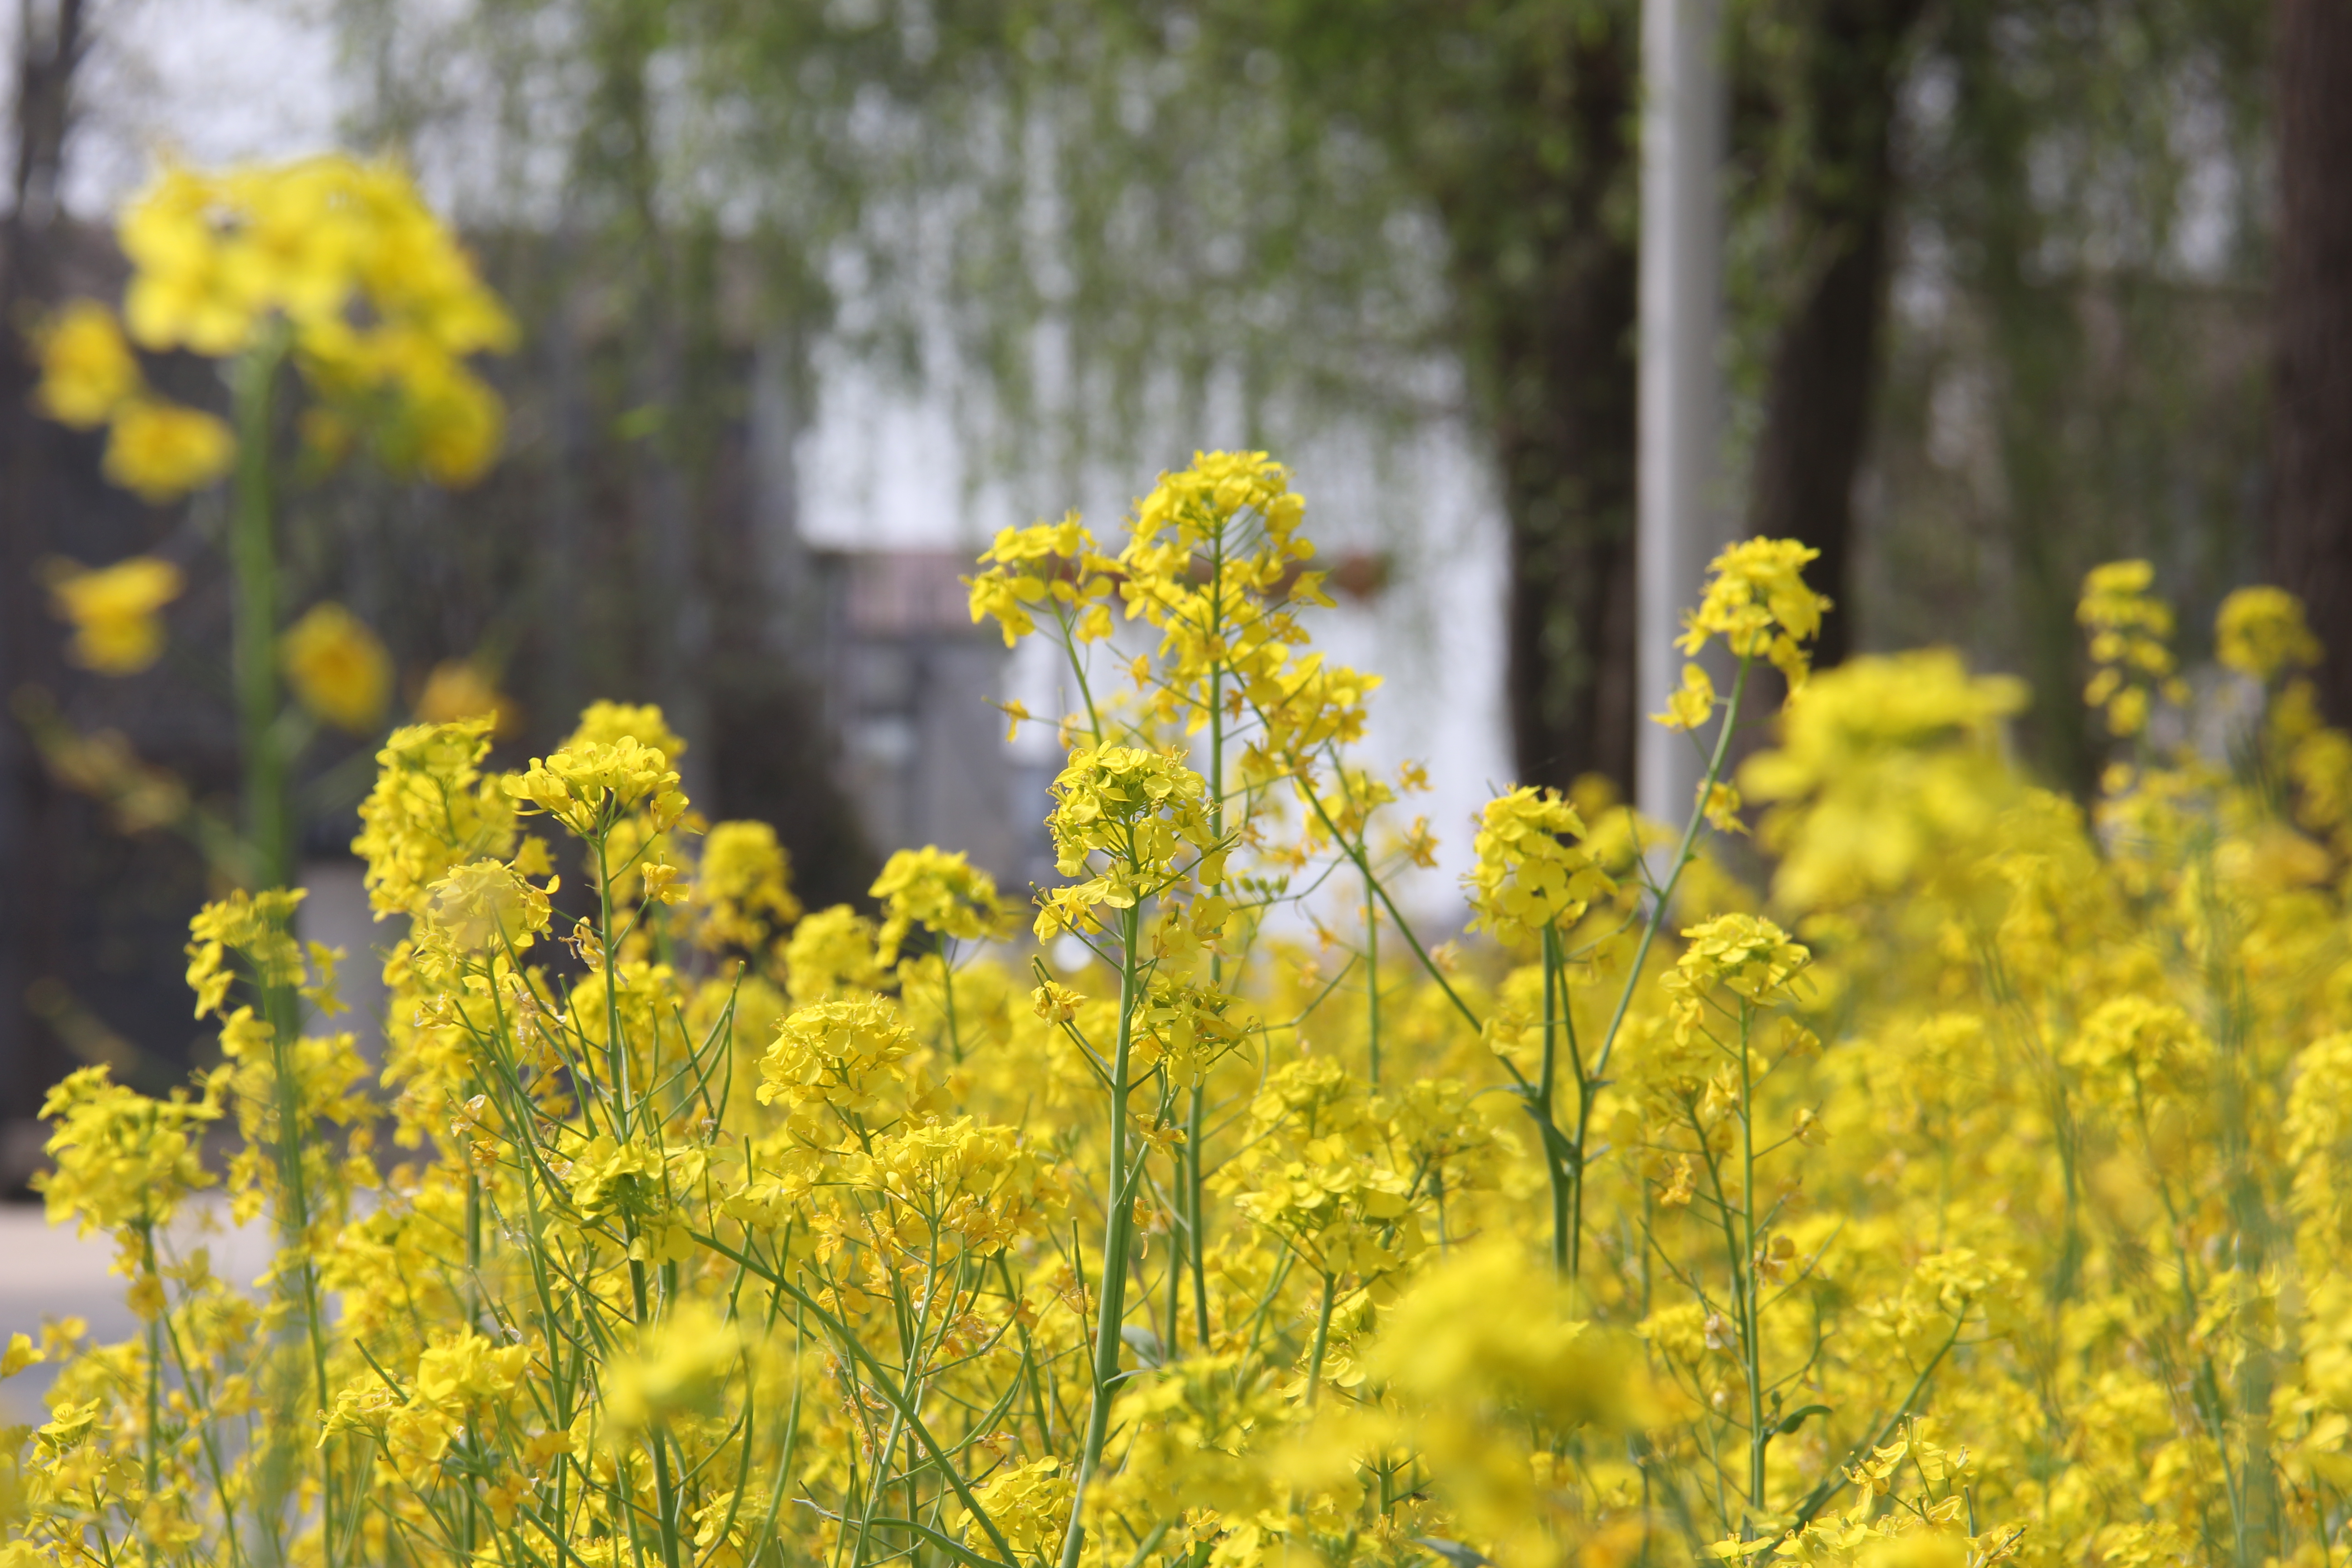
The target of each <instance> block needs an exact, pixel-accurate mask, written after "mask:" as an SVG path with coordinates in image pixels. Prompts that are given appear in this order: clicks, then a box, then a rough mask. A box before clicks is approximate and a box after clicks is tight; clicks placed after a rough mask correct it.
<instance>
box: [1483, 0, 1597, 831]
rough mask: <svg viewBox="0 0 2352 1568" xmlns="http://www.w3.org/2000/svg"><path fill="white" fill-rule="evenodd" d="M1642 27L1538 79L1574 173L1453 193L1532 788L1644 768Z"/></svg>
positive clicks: (1520, 734)
mask: <svg viewBox="0 0 2352 1568" xmlns="http://www.w3.org/2000/svg"><path fill="white" fill-rule="evenodd" d="M1631 33H1632V27H1631V24H1630V19H1629V18H1627V17H1623V16H1618V17H1614V18H1612V21H1611V23H1610V25H1609V26H1607V27H1606V29H1605V30H1602V31H1600V32H1598V33H1596V34H1595V35H1593V36H1590V37H1587V38H1585V39H1584V40H1583V41H1582V42H1581V43H1580V45H1579V46H1578V47H1576V48H1575V49H1574V50H1573V51H1572V53H1570V56H1569V57H1568V59H1569V68H1568V69H1567V71H1566V73H1565V76H1564V79H1542V80H1539V81H1537V82H1533V83H1530V89H1531V91H1530V96H1531V98H1532V99H1533V100H1534V101H1532V102H1530V103H1529V104H1528V105H1527V106H1526V107H1525V110H1524V112H1525V114H1526V116H1527V119H1526V120H1525V121H1519V122H1521V123H1538V124H1545V125H1549V126H1551V127H1554V128H1556V130H1557V132H1558V133H1559V138H1558V139H1559V143H1560V144H1562V145H1565V146H1567V147H1568V148H1570V155H1569V156H1568V158H1567V159H1566V160H1565V166H1564V167H1562V166H1559V163H1557V162H1549V163H1548V162H1547V161H1546V160H1545V159H1544V158H1543V157H1542V156H1541V155H1540V154H1539V152H1538V149H1537V148H1536V147H1535V146H1532V145H1530V146H1528V147H1523V148H1515V149H1512V150H1510V152H1509V153H1507V154H1506V155H1507V157H1508V158H1509V159H1510V160H1512V163H1510V164H1509V165H1507V166H1506V167H1504V168H1502V169H1499V170H1490V171H1489V172H1488V175H1487V178H1488V180H1489V181H1490V182H1491V183H1490V184H1488V186H1487V188H1486V193H1485V202H1484V203H1483V204H1482V206H1481V208H1480V210H1476V211H1469V210H1465V209H1464V208H1463V207H1461V206H1460V205H1445V204H1444V202H1443V201H1441V205H1442V207H1444V211H1445V216H1446V218H1447V226H1448V229H1449V231H1450V236H1451V237H1452V239H1453V241H1454V272H1455V283H1456V287H1457V289H1458V291H1459V294H1460V297H1461V298H1462V300H1464V302H1465V310H1466V311H1467V312H1468V314H1469V315H1470V317H1471V320H1470V321H1469V322H1468V327H1469V335H1470V341H1471V342H1472V343H1473V345H1474V348H1475V358H1474V363H1475V365H1476V367H1477V371H1478V374H1479V375H1480V377H1481V380H1482V385H1481V388H1480V390H1481V393H1482V402H1483V403H1484V405H1485V411H1486V415H1487V416H1488V420H1489V427H1490V429H1491V431H1492V435H1493V439H1494V442H1495V453H1496V466H1497V468H1498V470H1499V473H1500V476H1501V479H1502V485H1503V503H1504V509H1505V511H1506V514H1507V518H1508V521H1509V527H1510V572H1511V577H1510V586H1509V594H1508V603H1507V622H1506V632H1505V644H1506V648H1507V701H1508V710H1509V716H1510V723H1511V742H1512V750H1513V752H1514V761H1515V763H1516V764H1517V773H1518V781H1519V782H1520V783H1522V784H1550V785H1552V786H1554V787H1556V788H1559V789H1563V790H1564V789H1566V788H1567V787H1568V786H1569V785H1570V784H1573V783H1574V782H1575V781H1576V779H1577V778H1578V777H1579V776H1580V775H1582V774H1585V773H1599V774H1601V775H1603V776H1605V777H1607V778H1609V779H1610V780H1612V782H1613V783H1615V784H1617V786H1618V787H1619V788H1620V789H1621V790H1623V789H1630V787H1631V785H1632V784H1633V734H1634V717H1633V453H1634V447H1633V442H1634V432H1633V413H1634V401H1635V400H1634V361H1633V350H1634V342H1633V340H1634V321H1635V316H1634V312H1635V308H1636V291H1635V290H1636V284H1635V258H1634V250H1633V238H1632V236H1631V235H1630V234H1627V233H1625V232H1623V227H1624V226H1623V224H1622V220H1620V219H1619V218H1618V217H1616V216H1614V215H1613V214H1612V206H1613V205H1616V204H1615V201H1614V198H1615V197H1617V196H1619V195H1622V191H1623V188H1624V185H1625V182H1626V178H1627V175H1628V174H1629V172H1630V169H1631V165H1632V158H1633V148H1632V146H1631V143H1630V142H1629V139H1628V134H1627V128H1628V123H1629V121H1630V119H1631V115H1632V110H1633V47H1632V38H1631ZM1507 119H1509V120H1512V121H1518V117H1517V116H1507ZM1541 140H1543V139H1542V138H1538V137H1533V136H1531V137H1529V138H1528V141H1529V142H1531V143H1533V142H1539V141H1541Z"/></svg>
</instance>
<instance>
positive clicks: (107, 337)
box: [33, 300, 142, 430]
mask: <svg viewBox="0 0 2352 1568" xmlns="http://www.w3.org/2000/svg"><path fill="white" fill-rule="evenodd" d="M33 344H34V352H35V353H36V354H37V355H38V356H39V358H40V362H41V384H40V386H39V388H38V389H37V391H36V392H35V393H34V395H33V399H34V405H35V406H37V407H38V408H39V409H40V411H41V412H42V413H43V414H46V415H47V416H49V417H50V418H52V419H55V420H57V421H58V423H59V424H62V425H69V426H73V427H74V428H75V429H77V430H94V429H96V428H97V427H98V426H100V425H103V424H105V423H106V422H107V421H108V420H109V419H111V418H113V417H114V414H115V410H117V409H119V408H121V406H122V405H124V404H125V403H127V402H129V401H130V400H131V398H132V397H134V396H136V395H138V392H139V389H140V386H141V384H142V380H141V377H140V374H139V361H138V360H137V359H136V358H135V357H134V356H133V355H132V354H131V345H130V344H129V343H127V342H124V341H123V338H122V329H121V327H119V326H117V325H116V324H115V320H114V312H113V311H111V310H108V309H107V308H106V307H105V306H103V305H101V304H99V303H98V302H97V301H96V300H74V301H72V302H71V303H70V304H68V305H67V306H65V308H64V309H62V310H58V313H57V314H56V315H54V316H52V317H50V318H49V319H48V320H47V321H44V322H43V323H42V324H41V326H40V328H39V329H38V330H37V331H36V332H35V334H34V340H33Z"/></svg>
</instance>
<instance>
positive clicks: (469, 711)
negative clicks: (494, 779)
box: [416, 658, 517, 735]
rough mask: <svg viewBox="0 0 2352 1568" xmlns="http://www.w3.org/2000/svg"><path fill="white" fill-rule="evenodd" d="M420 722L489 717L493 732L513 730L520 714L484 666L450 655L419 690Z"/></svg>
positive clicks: (432, 722) (435, 667)
mask: <svg viewBox="0 0 2352 1568" xmlns="http://www.w3.org/2000/svg"><path fill="white" fill-rule="evenodd" d="M416 718H417V721H418V722H419V723H425V724H454V723H456V722H457V721H458V720H460V719H488V720H490V721H492V733H494V734H499V735H504V734H508V733H510V732H511V731H512V730H513V728H514V726H515V722H516V719H517V715H516V713H515V707H514V703H513V702H512V701H510V700H509V699H508V698H507V697H506V696H505V695H504V694H503V693H502V692H500V691H499V689H498V687H497V686H496V685H495V684H493V683H492V682H491V680H490V678H489V676H488V674H486V673H485V672H484V671H483V669H482V667H481V666H480V665H478V664H476V663H475V662H474V661H473V660H472V659H469V658H446V659H443V660H442V661H441V662H440V663H439V664H436V665H435V666H434V667H433V671H432V673H431V674H429V675H427V676H426V677H425V689H424V690H422V691H420V692H418V693H417V694H416Z"/></svg>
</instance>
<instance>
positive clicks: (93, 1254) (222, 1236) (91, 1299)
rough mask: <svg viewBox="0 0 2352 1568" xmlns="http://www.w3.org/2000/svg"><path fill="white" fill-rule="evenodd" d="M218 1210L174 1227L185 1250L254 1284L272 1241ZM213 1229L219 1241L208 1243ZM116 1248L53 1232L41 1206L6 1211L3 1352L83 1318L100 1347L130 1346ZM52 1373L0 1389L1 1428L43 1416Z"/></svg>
mask: <svg viewBox="0 0 2352 1568" xmlns="http://www.w3.org/2000/svg"><path fill="white" fill-rule="evenodd" d="M226 1222H227V1215H226V1211H225V1208H224V1206H223V1205H219V1204H218V1203H217V1202H215V1203H211V1204H206V1205H192V1207H191V1209H190V1211H189V1212H188V1213H186V1214H184V1215H183V1216H182V1218H181V1220H180V1221H179V1223H178V1224H177V1225H175V1226H174V1227H173V1232H174V1240H175V1241H176V1242H177V1243H178V1245H179V1246H181V1247H189V1246H204V1247H210V1248H211V1249H212V1256H213V1269H214V1272H215V1273H217V1274H219V1275H221V1276H222V1277H224V1278H226V1279H247V1280H250V1279H252V1278H253V1276H255V1275H256V1274H257V1273H259V1272H260V1271H261V1268H262V1266H263V1265H264V1264H265V1263H266V1262H267V1261H268V1237H266V1236H264V1235H262V1234H260V1233H259V1232H258V1231H257V1229H250V1228H249V1229H247V1230H245V1231H235V1230H230V1229H228V1227H227V1223H226ZM207 1227H209V1228H210V1229H211V1230H212V1231H213V1232H214V1234H210V1235H207V1234H205V1231H206V1229H207ZM113 1262H114V1244H113V1243H112V1242H110V1241H109V1240H108V1239H107V1238H105V1237H96V1236H94V1237H90V1238H89V1239H88V1240H86V1241H85V1240H81V1239H79V1238H77V1237H75V1235H74V1233H73V1231H72V1230H71V1229H70V1228H66V1229H52V1228H51V1227H50V1226H49V1223H48V1221H47V1219H46V1218H45V1217H44V1216H43V1215H42V1213H41V1205H38V1204H0V1344H5V1343H6V1342H7V1339H8V1336H9V1335H11V1334H15V1333H29V1334H31V1335H33V1336H34V1337H35V1339H36V1340H37V1339H38V1338H39V1336H40V1328H41V1325H42V1324H43V1323H44V1322H47V1321H49V1320H51V1319H56V1318H69V1317H78V1318H82V1319H86V1320H87V1321H89V1331H90V1333H91V1334H92V1335H93V1336H95V1337H96V1338H98V1339H100V1340H102V1341H103V1340H121V1339H128V1338H129V1337H131V1335H132V1334H133V1333H136V1332H137V1331H138V1328H139V1320H138V1319H136V1318H135V1317H133V1316H132V1315H131V1309H130V1308H128V1307H126V1306H124V1305H123V1302H122V1291H123V1287H124V1281H123V1279H122V1278H121V1276H120V1275H117V1274H114V1273H112V1272H111V1268H112V1265H113ZM51 1373H52V1369H50V1368H48V1367H47V1366H35V1367H28V1368H26V1370H25V1371H23V1372H21V1373H17V1374H16V1376H15V1377H12V1378H10V1379H9V1380H8V1381H7V1382H6V1383H5V1384H0V1422H8V1421H23V1420H27V1419H30V1418H31V1417H33V1416H35V1415H38V1414H39V1413H40V1410H41V1398H40V1396H41V1394H43V1393H44V1392H46V1391H47V1388H48V1385H49V1380H50V1376H51Z"/></svg>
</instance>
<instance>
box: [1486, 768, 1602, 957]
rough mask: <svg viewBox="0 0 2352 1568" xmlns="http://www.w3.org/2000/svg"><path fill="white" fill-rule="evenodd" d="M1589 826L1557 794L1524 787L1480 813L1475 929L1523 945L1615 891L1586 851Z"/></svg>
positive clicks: (1562, 927) (1564, 925) (1577, 916)
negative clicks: (1585, 831)
mask: <svg viewBox="0 0 2352 1568" xmlns="http://www.w3.org/2000/svg"><path fill="white" fill-rule="evenodd" d="M1583 839H1584V819H1583V818H1582V817H1580V816H1578V815H1577V811H1576V807H1574V806H1573V805H1570V804H1569V803H1568V802H1567V801H1565V800H1563V799H1561V798H1560V796H1559V793H1558V792H1556V791H1553V790H1549V789H1536V788H1533V787H1532V786H1522V787H1521V788H1518V789H1515V790H1513V791H1511V793H1510V794H1508V795H1496V797H1495V798H1494V799H1493V800H1490V801H1488V802H1487V803H1486V807H1485V809H1483V810H1482V811H1481V812H1480V813H1479V814H1478V836H1477V837H1476V838H1475V840H1474V841H1473V843H1472V853H1473V854H1474V855H1475V857H1476V859H1475V863H1474V864H1473V866H1472V867H1471V869H1470V873H1469V875H1468V876H1466V877H1465V878H1464V879H1463V882H1464V885H1465V887H1467V888H1468V889H1470V907H1471V910H1472V912H1473V920H1472V929H1473V930H1479V931H1492V932H1493V933H1494V934H1495V939H1496V941H1497V942H1504V943H1506V944H1507V945H1510V946H1514V947H1516V946H1520V945H1523V944H1525V943H1527V942H1533V941H1534V940H1536V938H1537V936H1538V933H1540V932H1541V931H1544V930H1545V929H1546V928H1550V929H1552V930H1556V931H1565V930H1567V929H1568V928H1569V927H1570V926H1572V925H1574V924H1575V923H1576V922H1577V921H1580V920H1582V919H1583V918H1584V911H1585V910H1586V909H1587V908H1588V907H1589V906H1590V905H1591V902H1592V900H1595V899H1600V898H1606V897H1607V896H1608V895H1609V894H1610V893H1612V892H1613V891H1615V890H1616V886H1617V884H1616V883H1615V882H1614V881H1613V880H1612V879H1611V878H1610V876H1609V874H1608V873H1607V872H1605V871H1603V870H1602V869H1601V868H1600V867H1599V866H1597V865H1596V864H1594V863H1593V859H1592V856H1591V853H1590V852H1589V851H1588V850H1587V849H1586V848H1585V847H1584V843H1583Z"/></svg>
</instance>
